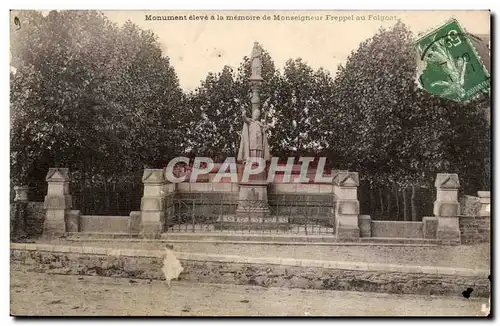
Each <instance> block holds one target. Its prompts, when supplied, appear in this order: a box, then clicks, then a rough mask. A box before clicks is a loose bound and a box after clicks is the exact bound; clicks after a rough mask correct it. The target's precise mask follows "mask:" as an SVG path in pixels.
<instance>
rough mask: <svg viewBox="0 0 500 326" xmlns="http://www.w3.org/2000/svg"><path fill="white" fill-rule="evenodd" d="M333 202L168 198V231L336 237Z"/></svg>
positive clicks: (166, 228)
mask: <svg viewBox="0 0 500 326" xmlns="http://www.w3.org/2000/svg"><path fill="white" fill-rule="evenodd" d="M333 208H334V207H333V203H331V204H329V205H328V204H326V205H325V203H324V202H322V201H276V200H269V201H260V200H227V199H220V200H216V201H214V200H204V199H199V198H197V199H185V198H183V199H178V198H175V197H174V196H171V197H169V198H167V213H166V223H165V231H166V232H215V231H216V232H229V233H254V232H258V233H287V234H290V233H292V234H304V235H307V234H333V233H334V217H333V214H334V213H333V212H334V209H333Z"/></svg>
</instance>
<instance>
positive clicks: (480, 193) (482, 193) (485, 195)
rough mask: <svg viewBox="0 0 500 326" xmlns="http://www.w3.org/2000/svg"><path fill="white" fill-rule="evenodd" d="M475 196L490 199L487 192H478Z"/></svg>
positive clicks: (489, 194)
mask: <svg viewBox="0 0 500 326" xmlns="http://www.w3.org/2000/svg"><path fill="white" fill-rule="evenodd" d="M477 196H478V197H481V198H491V193H490V192H489V191H478V192H477Z"/></svg>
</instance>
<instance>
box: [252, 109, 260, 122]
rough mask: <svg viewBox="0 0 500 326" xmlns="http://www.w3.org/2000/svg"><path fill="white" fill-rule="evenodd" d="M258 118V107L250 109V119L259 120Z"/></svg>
mask: <svg viewBox="0 0 500 326" xmlns="http://www.w3.org/2000/svg"><path fill="white" fill-rule="evenodd" d="M259 118H260V110H259V109H253V110H252V119H254V120H259Z"/></svg>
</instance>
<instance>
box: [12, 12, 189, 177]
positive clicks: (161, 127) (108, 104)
mask: <svg viewBox="0 0 500 326" xmlns="http://www.w3.org/2000/svg"><path fill="white" fill-rule="evenodd" d="M20 19H21V20H22V26H23V27H22V29H20V30H16V31H13V32H12V46H11V57H12V60H11V65H12V66H13V67H15V73H13V74H12V75H11V104H12V116H11V167H12V172H13V173H12V175H13V177H14V178H16V179H17V180H16V182H21V183H22V182H26V180H38V181H40V182H43V179H44V176H45V173H46V171H47V170H46V168H47V167H50V166H64V167H69V168H70V169H71V171H74V172H75V173H76V175H80V176H83V175H88V176H92V179H102V180H107V179H109V178H111V177H113V178H115V179H117V178H120V177H121V176H123V175H127V174H128V173H130V172H131V171H137V170H142V168H143V167H144V166H155V167H158V166H163V165H164V164H165V162H168V159H169V158H170V157H171V156H172V155H174V154H176V153H177V152H179V151H182V150H183V146H184V144H183V142H182V138H183V137H182V127H183V126H184V125H185V124H186V123H187V122H186V120H187V118H188V117H187V116H186V114H185V112H183V110H181V107H182V104H183V101H184V95H183V94H182V90H181V89H180V87H179V83H178V79H177V76H176V74H175V71H174V69H173V68H172V67H171V65H170V63H169V60H168V58H166V57H163V56H162V54H161V49H160V45H159V43H158V41H157V38H156V36H155V35H154V34H153V33H151V32H149V31H142V30H140V29H139V28H137V26H135V25H134V24H132V23H130V22H127V23H126V24H125V25H124V26H123V27H118V26H117V25H115V24H113V23H111V22H110V21H109V20H108V19H107V18H106V17H105V16H104V15H103V14H102V13H100V12H96V11H61V12H57V11H52V12H50V13H49V14H48V15H47V16H43V15H42V14H41V13H40V12H36V11H25V12H22V15H21V16H20ZM36 167H44V168H43V169H39V170H40V171H39V174H37V175H34V174H33V173H34V172H33V171H35V170H37V169H36ZM33 182H34V181H33Z"/></svg>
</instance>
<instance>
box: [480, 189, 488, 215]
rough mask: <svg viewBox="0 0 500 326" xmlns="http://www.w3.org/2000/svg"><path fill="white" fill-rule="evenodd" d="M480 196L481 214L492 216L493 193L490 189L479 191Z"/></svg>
mask: <svg viewBox="0 0 500 326" xmlns="http://www.w3.org/2000/svg"><path fill="white" fill-rule="evenodd" d="M477 196H478V197H479V203H480V204H481V207H479V216H491V193H490V192H489V191H478V192H477Z"/></svg>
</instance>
